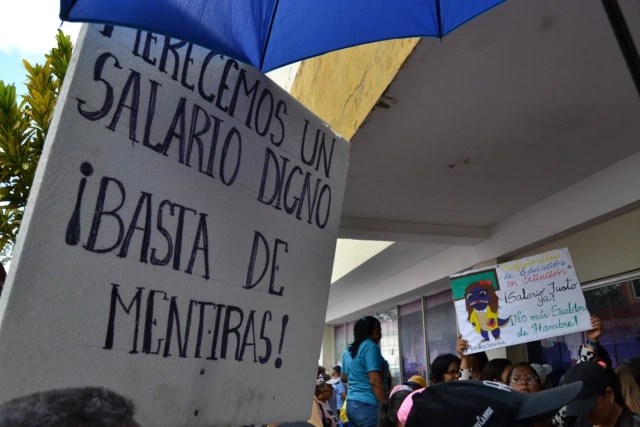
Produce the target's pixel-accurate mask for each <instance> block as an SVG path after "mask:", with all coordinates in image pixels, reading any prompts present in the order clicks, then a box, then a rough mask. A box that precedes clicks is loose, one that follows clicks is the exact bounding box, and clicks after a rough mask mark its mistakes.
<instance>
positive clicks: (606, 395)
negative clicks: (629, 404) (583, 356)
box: [564, 362, 640, 427]
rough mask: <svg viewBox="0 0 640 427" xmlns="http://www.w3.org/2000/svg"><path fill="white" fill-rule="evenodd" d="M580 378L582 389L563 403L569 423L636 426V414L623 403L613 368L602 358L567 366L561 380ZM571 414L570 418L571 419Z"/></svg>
mask: <svg viewBox="0 0 640 427" xmlns="http://www.w3.org/2000/svg"><path fill="white" fill-rule="evenodd" d="M575 382H582V383H583V387H582V392H581V393H580V394H579V396H578V397H577V398H576V399H575V400H574V401H572V402H571V403H569V404H568V405H567V417H568V419H569V422H568V425H570V426H602V427H640V416H638V415H636V414H634V413H633V412H631V411H630V410H629V409H627V408H626V407H625V403H624V398H623V397H622V392H621V390H620V381H619V380H618V376H617V375H616V373H615V371H614V370H613V369H612V368H611V367H610V366H607V365H605V364H604V363H602V362H582V363H579V364H577V365H575V366H573V367H572V368H571V369H569V370H568V371H567V373H566V375H565V377H564V383H565V384H569V385H570V384H572V383H575ZM572 418H573V419H572Z"/></svg>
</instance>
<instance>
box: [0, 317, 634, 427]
mask: <svg viewBox="0 0 640 427" xmlns="http://www.w3.org/2000/svg"><path fill="white" fill-rule="evenodd" d="M353 332H354V333H353V336H354V340H353V342H352V343H351V344H350V345H349V346H348V347H347V349H346V350H345V352H344V354H343V357H342V361H341V362H342V363H341V365H338V366H335V367H334V368H333V369H332V370H331V373H330V374H327V373H326V371H325V369H324V368H323V367H319V368H318V376H317V379H316V387H315V394H314V397H313V402H312V408H311V418H310V419H309V420H308V421H304V422H293V423H283V424H280V426H279V427H298V426H310V425H312V426H315V427H404V426H406V427H420V426H427V427H430V426H445V425H450V426H468V427H512V426H515V427H547V426H560V427H585V426H598V427H640V416H639V415H637V414H638V413H639V412H640V385H639V384H640V357H636V358H631V359H628V360H625V361H624V362H622V363H621V364H620V365H619V366H617V367H615V369H614V367H613V366H612V362H611V358H610V357H609V354H608V353H607V351H606V349H605V348H604V347H603V346H601V345H600V343H599V339H600V336H601V335H602V322H601V321H600V319H599V318H598V317H596V316H593V317H592V318H591V329H590V330H589V331H587V332H586V340H585V342H584V344H583V345H582V346H580V348H579V349H577V351H578V355H579V357H578V360H577V363H576V364H575V365H574V366H572V367H571V368H570V369H569V370H568V371H567V372H566V373H565V375H564V376H563V377H562V378H561V380H560V382H559V384H558V385H557V386H554V384H552V382H551V380H550V378H551V377H550V374H551V372H552V368H551V366H549V365H545V364H536V363H530V362H527V361H521V362H517V363H512V362H511V361H510V360H508V359H504V358H498V359H492V360H489V359H488V357H487V355H486V354H485V353H475V354H467V349H468V347H469V345H468V343H467V341H466V340H464V339H463V338H462V337H458V340H457V345H456V350H457V353H458V354H457V355H455V354H441V355H439V356H437V357H436V358H435V359H434V360H433V361H432V363H431V366H430V371H429V378H428V381H427V379H425V378H424V377H423V376H421V375H414V376H412V377H410V378H409V379H408V380H407V381H405V382H403V383H402V384H396V385H393V384H392V383H391V375H390V372H389V365H388V363H387V362H386V361H385V360H384V357H383V356H382V353H381V351H380V346H379V343H380V339H381V338H382V329H381V325H380V322H379V321H378V320H377V319H376V318H375V317H372V316H366V317H363V318H361V319H359V320H358V321H357V322H356V323H355V326H354V331H353ZM32 426H33V427H62V426H69V427H136V426H139V424H138V423H137V422H136V421H135V420H134V407H133V404H132V402H131V401H130V400H128V399H127V398H125V397H122V396H120V395H118V394H116V393H114V392H112V391H109V390H107V389H104V388H92V387H88V388H72V389H63V390H52V391H47V392H41V393H35V394H32V395H29V396H25V397H20V398H17V399H13V400H11V401H8V402H5V403H3V404H1V405H0V427H32Z"/></svg>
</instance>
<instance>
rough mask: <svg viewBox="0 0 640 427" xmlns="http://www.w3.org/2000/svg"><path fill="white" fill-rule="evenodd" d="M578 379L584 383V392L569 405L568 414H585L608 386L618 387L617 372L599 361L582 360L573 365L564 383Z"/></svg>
mask: <svg viewBox="0 0 640 427" xmlns="http://www.w3.org/2000/svg"><path fill="white" fill-rule="evenodd" d="M576 381H581V382H582V383H583V386H582V392H581V393H580V394H579V395H578V397H577V398H576V399H575V400H574V401H572V402H571V403H569V404H568V405H567V415H568V416H570V417H572V416H580V415H585V414H586V413H588V412H589V411H591V409H593V405H594V404H595V403H596V399H598V396H602V395H603V394H604V392H605V390H606V389H607V387H612V388H614V390H615V388H616V374H615V372H614V371H613V370H612V369H611V368H606V367H604V366H602V365H600V364H599V363H597V362H582V363H578V364H577V365H575V366H573V367H571V369H569V370H568V371H567V373H566V374H565V376H564V379H563V382H564V384H570V383H573V382H576Z"/></svg>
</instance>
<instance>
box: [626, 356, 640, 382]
mask: <svg viewBox="0 0 640 427" xmlns="http://www.w3.org/2000/svg"><path fill="white" fill-rule="evenodd" d="M622 364H623V365H624V366H626V367H627V369H628V370H629V372H631V375H633V379H634V380H636V384H638V386H639V387H640V357H631V358H629V359H626V360H625V361H624V362H622Z"/></svg>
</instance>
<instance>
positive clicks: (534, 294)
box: [450, 248, 591, 354]
mask: <svg viewBox="0 0 640 427" xmlns="http://www.w3.org/2000/svg"><path fill="white" fill-rule="evenodd" d="M450 280H451V288H452V292H453V300H454V304H455V309H456V316H457V320H458V329H459V331H460V333H461V334H462V336H463V338H465V339H466V340H468V341H469V345H470V347H469V350H468V353H469V354H471V353H477V352H480V351H485V350H492V349H495V348H500V347H505V346H509V345H514V344H521V343H525V342H529V341H537V340H541V339H544V338H551V337H555V336H559V335H566V334H571V333H574V332H580V331H585V330H588V329H590V328H591V321H590V315H589V311H588V310H587V305H586V303H585V299H584V295H583V293H582V289H581V287H580V282H579V281H578V277H577V275H576V270H575V268H574V266H573V262H572V261H571V256H570V255H569V250H568V249H566V248H563V249H558V250H554V251H550V252H546V253H543V254H540V255H535V256H531V257H527V258H523V259H519V260H516V261H511V262H507V263H504V264H499V265H497V266H494V267H489V268H484V269H480V270H473V271H468V272H464V273H461V274H456V275H453V276H451V277H450Z"/></svg>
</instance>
